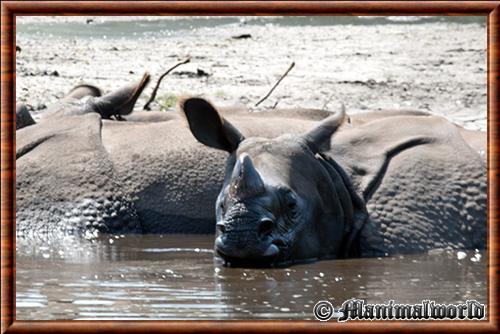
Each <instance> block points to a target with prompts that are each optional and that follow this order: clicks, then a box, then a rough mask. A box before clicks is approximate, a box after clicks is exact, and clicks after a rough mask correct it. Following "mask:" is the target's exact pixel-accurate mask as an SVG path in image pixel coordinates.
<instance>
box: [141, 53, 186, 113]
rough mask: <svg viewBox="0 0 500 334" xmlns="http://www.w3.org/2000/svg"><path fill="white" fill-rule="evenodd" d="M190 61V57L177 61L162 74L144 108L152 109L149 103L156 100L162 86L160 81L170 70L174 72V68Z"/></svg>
mask: <svg viewBox="0 0 500 334" xmlns="http://www.w3.org/2000/svg"><path fill="white" fill-rule="evenodd" d="M190 61H191V59H189V58H188V59H186V60H184V61H181V62H180V63H177V64H175V65H174V66H172V67H171V68H169V69H168V70H167V71H166V72H165V73H163V74H162V75H161V76H160V78H159V79H158V82H157V83H156V86H155V88H154V89H153V92H152V93H151V97H150V98H149V100H148V102H146V104H145V105H144V107H142V109H143V110H151V108H150V107H149V105H150V104H151V103H152V102H153V101H154V100H155V98H156V93H158V88H160V83H161V81H162V80H163V78H164V77H166V76H167V74H169V73H170V72H172V71H173V70H175V69H176V68H177V67H179V66H181V65H184V64H187V63H189V62H190Z"/></svg>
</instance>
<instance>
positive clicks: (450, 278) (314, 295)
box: [16, 235, 487, 320]
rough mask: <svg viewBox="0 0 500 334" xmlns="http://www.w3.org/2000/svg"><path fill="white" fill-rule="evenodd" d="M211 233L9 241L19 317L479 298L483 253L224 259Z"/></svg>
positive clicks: (159, 314)
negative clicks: (251, 264) (299, 260)
mask: <svg viewBox="0 0 500 334" xmlns="http://www.w3.org/2000/svg"><path fill="white" fill-rule="evenodd" d="M212 243H213V236H199V235H169V236H158V235H150V236H148V235H146V236H132V235H127V236H124V235H122V236H106V237H100V238H99V239H97V240H92V241H89V240H84V239H77V238H70V237H68V238H66V239H61V240H59V242H52V243H51V244H47V243H44V245H43V246H40V243H33V242H31V241H30V242H28V241H23V240H18V242H17V268H16V269H17V270H16V271H17V277H16V279H17V285H16V293H17V304H16V310H17V319H23V320H26V319H151V318H154V319H196V318H207V319H248V318H255V319H268V318H280V319H312V318H313V315H312V308H313V306H314V304H315V303H316V302H317V301H319V300H329V301H331V302H332V304H333V305H334V306H336V307H338V306H340V305H341V304H342V302H343V301H344V300H347V299H350V298H361V299H365V300H366V301H367V302H369V303H387V302H388V301H389V300H390V299H393V300H395V301H396V302H397V303H418V302H420V301H421V300H423V299H430V300H435V301H436V302H443V303H455V302H464V301H465V300H467V299H476V300H478V301H479V302H482V303H486V301H487V286H486V259H485V253H484V252H474V251H471V252H457V251H453V252H451V251H441V252H439V251H435V252H432V253H431V254H425V255H415V256H404V257H403V256H399V257H391V258H372V259H351V260H335V261H322V262H317V263H313V264H307V265H299V266H293V267H290V268H284V269H240V268H226V267H223V266H222V264H221V263H220V261H218V260H214V258H213V251H212V246H213V245H212Z"/></svg>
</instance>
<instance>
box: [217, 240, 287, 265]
mask: <svg viewBox="0 0 500 334" xmlns="http://www.w3.org/2000/svg"><path fill="white" fill-rule="evenodd" d="M284 245H285V243H284V242H283V241H282V240H274V241H273V242H271V243H270V244H269V245H268V246H267V247H265V248H263V250H261V251H260V252H256V253H252V254H248V253H247V252H242V251H234V250H232V251H231V250H228V249H226V248H224V247H223V246H221V245H220V244H219V245H218V244H217V242H216V247H215V250H216V255H217V256H218V257H219V258H220V259H222V261H224V266H226V267H246V268H266V267H280V266H283V265H284V266H286V265H287V264H286V262H284V261H283V258H282V255H283V249H282V248H281V247H282V246H284Z"/></svg>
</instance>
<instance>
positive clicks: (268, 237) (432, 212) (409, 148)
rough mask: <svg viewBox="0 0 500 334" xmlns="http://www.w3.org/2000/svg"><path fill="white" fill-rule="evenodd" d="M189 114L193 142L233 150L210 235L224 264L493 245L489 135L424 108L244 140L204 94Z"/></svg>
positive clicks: (190, 104)
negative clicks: (489, 213)
mask: <svg viewBox="0 0 500 334" xmlns="http://www.w3.org/2000/svg"><path fill="white" fill-rule="evenodd" d="M182 111H183V112H184V113H185V114H186V117H187V120H188V121H189V124H190V129H191V131H192V133H193V135H194V136H195V137H196V138H197V139H198V141H200V142H201V143H203V144H205V145H207V146H209V147H212V148H216V149H219V150H221V151H225V152H227V153H229V158H228V159H227V166H226V176H225V180H224V183H223V185H222V190H221V191H220V193H219V196H218V199H217V203H216V221H217V235H216V236H217V237H216V241H215V249H216V252H217V254H218V256H219V257H221V258H222V259H224V260H225V262H226V263H227V264H231V265H241V266H253V265H258V266H261V265H289V264H293V263H298V262H308V261H314V260H318V259H330V258H345V257H352V256H383V255H393V254H401V253H416V252H425V251H428V250H431V249H435V248H448V249H449V248H451V249H471V248H472V249H473V248H484V247H485V245H486V164H485V159H484V156H481V154H480V153H479V152H478V151H480V148H481V147H480V146H481V143H485V135H484V133H482V134H481V133H472V132H469V131H466V130H463V129H461V128H459V127H457V126H455V125H454V124H452V123H450V122H449V121H447V120H445V119H443V118H441V117H437V116H432V115H429V114H424V113H418V112H411V113H399V112H388V113H385V114H384V113H382V114H379V115H375V114H364V115H360V116H358V117H357V118H356V117H352V118H351V124H345V125H343V126H341V125H342V124H343V123H345V113H344V111H340V112H338V113H336V114H334V115H332V116H329V117H328V118H326V119H325V120H324V121H322V122H320V123H319V124H318V125H316V126H315V127H313V128H312V129H311V130H309V131H305V132H304V133H303V134H300V135H297V134H293V135H292V134H287V135H281V136H277V137H275V138H272V139H269V138H261V137H249V136H246V135H245V134H243V133H242V132H240V131H239V130H238V125H237V124H234V125H232V124H230V123H229V122H228V121H227V120H225V119H224V118H223V117H222V116H221V115H220V114H219V113H218V111H217V110H216V108H215V107H213V106H212V105H211V104H210V103H209V102H207V101H205V100H203V99H200V98H191V99H187V100H185V101H184V102H183V104H182ZM339 127H340V130H339V131H337V129H339ZM466 140H467V141H470V142H472V143H473V145H469V144H468V143H467V142H466ZM482 149H483V150H484V149H485V146H483V148H482Z"/></svg>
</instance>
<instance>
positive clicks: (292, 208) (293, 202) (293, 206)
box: [286, 192, 297, 217]
mask: <svg viewBox="0 0 500 334" xmlns="http://www.w3.org/2000/svg"><path fill="white" fill-rule="evenodd" d="M286 208H287V211H288V214H289V215H290V216H291V217H295V216H296V215H297V199H296V197H295V196H294V195H293V193H292V192H288V194H287V196H286Z"/></svg>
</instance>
